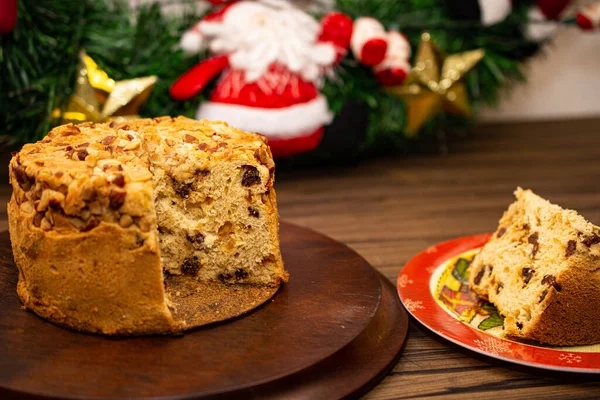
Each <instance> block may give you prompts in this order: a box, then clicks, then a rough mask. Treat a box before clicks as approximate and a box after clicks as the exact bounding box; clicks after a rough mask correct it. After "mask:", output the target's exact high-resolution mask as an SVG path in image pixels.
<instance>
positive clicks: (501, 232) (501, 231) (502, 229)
mask: <svg viewBox="0 0 600 400" xmlns="http://www.w3.org/2000/svg"><path fill="white" fill-rule="evenodd" d="M505 233H506V228H505V227H502V228H500V229H498V233H496V237H498V238H501V237H502V236H504V234H505Z"/></svg>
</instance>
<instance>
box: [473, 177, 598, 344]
mask: <svg viewBox="0 0 600 400" xmlns="http://www.w3.org/2000/svg"><path fill="white" fill-rule="evenodd" d="M515 195H516V197H517V201H515V202H514V203H513V204H511V206H510V207H509V208H508V210H507V211H506V212H505V213H504V216H503V217H502V219H501V220H500V224H499V226H498V229H497V231H496V232H495V234H494V235H493V237H492V238H491V239H490V241H489V242H488V243H487V244H486V245H485V246H484V247H483V249H482V250H481V252H480V253H479V254H478V255H477V256H476V257H475V260H474V261H473V263H472V264H471V268H470V275H469V284H470V287H471V288H472V289H473V290H474V291H475V292H476V293H478V294H479V295H480V296H482V297H484V298H487V299H488V300H489V301H490V302H492V303H493V304H494V305H495V306H496V307H497V308H498V311H499V312H500V314H502V315H503V316H504V317H505V319H504V330H505V333H506V334H507V335H510V336H515V337H520V338H524V339H532V340H536V341H539V342H542V343H547V344H551V345H583V344H594V343H600V330H599V329H598V321H600V228H599V227H598V226H595V225H593V224H591V223H589V222H587V221H586V220H585V219H584V218H583V217H582V216H580V215H579V214H577V212H575V211H573V210H565V209H563V208H561V207H559V206H557V205H554V204H551V203H549V202H548V201H546V200H544V199H542V198H541V197H539V196H537V195H535V194H534V193H533V192H532V191H530V190H522V189H521V188H518V189H517V191H516V192H515Z"/></svg>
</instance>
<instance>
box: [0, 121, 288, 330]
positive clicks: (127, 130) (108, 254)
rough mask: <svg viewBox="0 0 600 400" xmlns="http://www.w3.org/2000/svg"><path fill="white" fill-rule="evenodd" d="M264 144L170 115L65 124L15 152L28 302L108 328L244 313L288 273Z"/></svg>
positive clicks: (156, 326)
mask: <svg viewBox="0 0 600 400" xmlns="http://www.w3.org/2000/svg"><path fill="white" fill-rule="evenodd" d="M274 167H275V164H274V162H273V159H272V156H271V152H270V150H269V147H268V145H267V143H266V139H265V138H264V137H262V136H260V135H257V134H251V133H246V132H242V131H239V130H237V129H234V128H232V127H229V126H228V125H227V124H226V123H221V122H209V121H194V120H190V119H187V118H182V117H179V118H171V117H161V118H154V119H143V120H136V121H128V122H122V123H115V122H112V123H106V124H93V123H84V124H80V125H76V126H74V125H63V126H60V127H57V128H55V129H53V130H52V131H51V132H50V133H49V134H48V136H47V137H46V138H44V139H42V140H40V141H39V142H37V143H33V144H27V145H25V146H24V147H23V149H22V150H21V151H20V152H19V153H16V154H14V155H13V158H12V160H11V162H10V180H11V184H12V186H13V196H12V198H11V201H10V203H9V205H8V216H9V227H10V236H11V242H12V246H13V253H14V257H15V263H16V264H17V267H18V268H19V282H18V287H17V291H18V294H19V297H20V298H21V301H22V302H23V304H24V306H25V307H27V308H29V309H31V310H32V311H34V312H36V313H37V314H39V315H41V316H42V317H44V318H47V319H49V320H50V321H52V322H55V323H58V324H61V325H66V326H69V327H72V328H75V329H79V330H83V331H90V332H98V333H105V334H149V333H171V332H177V331H181V330H184V329H189V328H192V327H195V326H199V325H203V324H206V323H210V322H214V321H218V320H222V319H225V318H228V317H232V316H237V315H239V314H241V313H243V312H245V311H248V310H250V309H252V308H254V307H256V306H257V305H259V304H261V303H262V302H264V301H266V300H267V299H268V298H269V297H271V296H272V295H273V294H274V293H275V292H276V290H277V288H278V287H279V285H280V284H281V283H282V282H286V281H287V277H288V274H287V272H286V271H285V269H284V267H283V262H282V259H281V253H280V249H279V238H278V227H279V225H278V216H277V204H276V198H275V190H274V189H273V180H274Z"/></svg>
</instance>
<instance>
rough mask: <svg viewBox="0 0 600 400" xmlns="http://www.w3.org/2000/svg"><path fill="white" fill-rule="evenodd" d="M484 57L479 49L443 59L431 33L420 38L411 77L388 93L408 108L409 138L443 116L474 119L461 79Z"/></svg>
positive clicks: (407, 132) (407, 127) (407, 130)
mask: <svg viewBox="0 0 600 400" xmlns="http://www.w3.org/2000/svg"><path fill="white" fill-rule="evenodd" d="M484 54H485V52H484V51H483V50H482V49H478V50H472V51H466V52H464V53H458V54H451V55H448V56H444V55H443V54H442V52H441V51H440V50H439V49H438V47H437V46H436V45H435V43H434V42H433V40H432V39H431V36H430V35H429V33H423V35H421V42H420V43H419V49H418V50H417V54H416V57H415V65H414V66H413V69H412V71H411V73H410V75H409V76H408V78H407V79H406V81H405V82H404V83H403V84H402V85H400V86H395V87H392V88H390V89H389V90H390V91H391V92H392V93H393V94H396V95H398V96H399V97H400V98H402V99H403V100H404V102H405V104H406V125H405V133H406V135H407V136H414V135H416V134H417V132H418V131H419V129H421V127H422V126H423V125H424V124H425V123H426V122H427V121H429V120H430V119H431V118H433V117H434V116H435V115H437V114H439V113H440V112H447V113H451V114H458V115H463V116H469V115H471V105H470V104H469V98H468V95H467V89H466V87H465V84H464V83H463V82H462V81H461V79H462V78H463V77H464V76H465V74H466V73H467V72H469V71H470V70H471V69H472V68H473V67H474V66H475V65H477V63H478V62H479V61H481V59H482V58H483V56H484ZM440 65H441V68H440ZM440 69H441V71H440Z"/></svg>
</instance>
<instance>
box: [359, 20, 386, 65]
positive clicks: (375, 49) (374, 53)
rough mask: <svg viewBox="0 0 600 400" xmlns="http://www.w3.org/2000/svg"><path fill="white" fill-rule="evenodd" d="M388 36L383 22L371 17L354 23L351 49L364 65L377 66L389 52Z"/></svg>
mask: <svg viewBox="0 0 600 400" xmlns="http://www.w3.org/2000/svg"><path fill="white" fill-rule="evenodd" d="M387 46H388V43H387V34H386V32H385V28H384V27H383V25H382V24H381V22H379V21H377V20H376V19H375V18H371V17H361V18H358V19H357V20H356V21H354V30H353V34H352V40H351V42H350V48H351V49H352V53H354V57H356V59H357V60H359V61H360V62H361V63H362V64H365V65H369V66H375V65H377V64H379V63H381V62H382V61H383V59H384V58H385V54H386V52H387Z"/></svg>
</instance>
